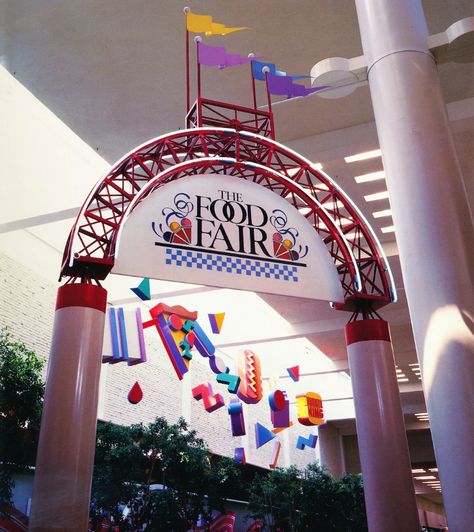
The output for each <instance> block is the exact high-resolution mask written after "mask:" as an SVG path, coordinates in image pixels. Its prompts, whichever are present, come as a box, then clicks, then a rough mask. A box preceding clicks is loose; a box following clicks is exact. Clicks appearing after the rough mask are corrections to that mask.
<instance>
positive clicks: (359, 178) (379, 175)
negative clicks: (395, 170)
mask: <svg viewBox="0 0 474 532" xmlns="http://www.w3.org/2000/svg"><path fill="white" fill-rule="evenodd" d="M377 179H385V172H384V171H383V170H379V171H378V172H370V173H369V174H362V175H356V176H354V180H355V182H356V183H368V182H369V181H377Z"/></svg>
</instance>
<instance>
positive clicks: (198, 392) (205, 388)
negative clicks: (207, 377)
mask: <svg viewBox="0 0 474 532" xmlns="http://www.w3.org/2000/svg"><path fill="white" fill-rule="evenodd" d="M192 394H193V397H194V399H196V400H198V401H199V400H200V399H202V402H203V404H204V408H205V410H207V411H208V412H214V410H217V409H218V408H221V407H222V406H224V404H225V403H224V398H223V397H222V395H221V394H220V393H216V394H214V392H213V390H212V385H211V384H210V383H209V382H206V383H203V384H200V385H199V386H196V387H195V388H193V389H192Z"/></svg>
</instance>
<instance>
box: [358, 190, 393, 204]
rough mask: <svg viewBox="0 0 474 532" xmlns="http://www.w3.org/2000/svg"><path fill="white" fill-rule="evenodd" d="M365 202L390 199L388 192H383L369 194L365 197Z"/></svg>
mask: <svg viewBox="0 0 474 532" xmlns="http://www.w3.org/2000/svg"><path fill="white" fill-rule="evenodd" d="M364 199H365V201H367V202H369V201H377V200H381V199H388V190H383V191H382V192H376V193H375V194H368V195H367V196H364Z"/></svg>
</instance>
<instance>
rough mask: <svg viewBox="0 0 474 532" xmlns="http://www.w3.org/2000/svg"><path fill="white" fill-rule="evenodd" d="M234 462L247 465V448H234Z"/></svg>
mask: <svg viewBox="0 0 474 532" xmlns="http://www.w3.org/2000/svg"><path fill="white" fill-rule="evenodd" d="M234 462H237V463H238V464H243V465H245V464H246V463H247V460H246V458H245V449H244V448H243V447H236V448H235V449H234Z"/></svg>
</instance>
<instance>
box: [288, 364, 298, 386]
mask: <svg viewBox="0 0 474 532" xmlns="http://www.w3.org/2000/svg"><path fill="white" fill-rule="evenodd" d="M286 371H287V372H288V375H289V376H290V377H291V378H292V379H293V380H294V381H295V382H298V381H299V380H300V367H299V366H293V367H292V368H286Z"/></svg>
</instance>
